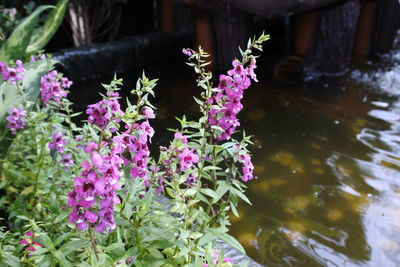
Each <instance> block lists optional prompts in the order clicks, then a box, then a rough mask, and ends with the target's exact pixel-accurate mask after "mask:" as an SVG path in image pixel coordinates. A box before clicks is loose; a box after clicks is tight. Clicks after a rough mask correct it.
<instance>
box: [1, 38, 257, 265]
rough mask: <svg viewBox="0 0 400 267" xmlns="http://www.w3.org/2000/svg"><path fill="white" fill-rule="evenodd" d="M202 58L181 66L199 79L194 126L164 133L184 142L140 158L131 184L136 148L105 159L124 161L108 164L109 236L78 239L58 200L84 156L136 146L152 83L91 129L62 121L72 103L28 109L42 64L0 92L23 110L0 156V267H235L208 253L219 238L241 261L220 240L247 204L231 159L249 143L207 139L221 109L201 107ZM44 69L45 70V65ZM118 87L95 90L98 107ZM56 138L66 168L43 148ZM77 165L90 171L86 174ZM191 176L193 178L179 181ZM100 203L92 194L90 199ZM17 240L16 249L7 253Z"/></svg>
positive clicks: (81, 234)
mask: <svg viewBox="0 0 400 267" xmlns="http://www.w3.org/2000/svg"><path fill="white" fill-rule="evenodd" d="M264 39H265V36H264V35H263V36H262V37H261V38H260V39H257V40H256V39H254V40H253V41H252V42H250V44H249V47H248V49H247V50H246V51H245V52H243V53H244V56H243V59H242V62H241V64H247V61H249V60H252V57H253V56H252V54H251V50H252V48H258V47H259V45H260V44H261V43H262V42H263V40H264ZM249 51H250V52H249ZM207 56H208V54H206V53H205V52H204V51H202V50H201V49H200V50H199V52H194V51H193V54H192V56H191V57H192V60H193V61H191V62H190V63H189V65H191V66H193V67H194V68H195V72H196V73H198V75H199V76H198V79H197V82H198V85H199V86H200V87H201V88H203V92H202V93H201V95H200V97H199V98H195V101H196V102H197V103H198V104H199V109H200V111H201V116H200V118H199V119H198V120H197V121H190V120H187V119H186V117H183V118H182V119H178V121H179V123H180V128H179V129H177V130H174V131H175V132H177V133H180V134H184V135H185V137H186V138H187V142H186V140H185V141H183V139H180V138H174V139H173V140H172V141H171V143H170V145H169V147H162V148H161V149H160V154H159V156H158V157H157V158H153V157H149V158H146V160H147V161H146V162H145V163H146V166H148V169H147V171H146V174H147V175H148V180H146V179H144V178H143V179H142V178H141V177H139V176H138V177H136V178H134V179H132V175H131V173H130V171H131V169H132V168H134V167H135V166H134V165H133V164H132V162H129V159H132V158H134V157H135V156H136V155H137V153H138V152H137V150H136V149H137V147H136V148H134V147H129V148H128V147H125V148H124V150H122V152H115V151H114V152H115V154H118V153H121V155H123V157H124V159H126V160H127V161H128V163H127V164H126V165H122V164H119V165H118V164H117V165H116V166H117V167H118V168H119V169H118V171H119V172H120V173H121V176H122V177H120V178H119V180H118V181H117V183H119V185H120V190H118V191H116V198H115V199H114V201H115V203H114V205H113V212H114V220H115V224H116V228H115V229H114V230H113V231H112V232H109V233H98V232H94V231H93V229H94V226H95V225H94V223H89V225H88V229H87V230H84V231H81V230H79V229H78V228H77V226H76V225H75V221H76V220H74V219H73V220H68V216H69V214H70V213H71V210H70V207H67V206H66V205H67V204H66V203H67V202H68V201H69V200H70V201H75V200H76V199H73V198H72V200H71V199H69V200H68V194H69V192H71V190H72V189H73V188H74V179H75V186H76V183H78V182H79V181H78V180H77V179H76V178H77V177H80V178H82V179H86V178H85V177H86V176H88V175H89V174H87V173H86V174H82V170H85V171H88V170H89V171H90V172H91V171H93V172H96V168H99V167H97V165H96V164H94V159H93V157H94V156H96V155H99V156H100V155H102V156H106V155H107V156H108V155H109V154H110V153H114V152H113V149H114V148H116V147H117V146H118V145H120V143H118V142H117V141H118V140H122V138H124V137H126V136H127V135H129V136H130V138H132V139H135V138H136V140H138V139H139V138H140V136H141V135H142V134H143V131H144V130H143V129H141V128H138V127H137V125H139V124H140V123H143V122H144V121H145V120H148V119H149V117H148V116H147V115H145V113H144V110H145V109H146V108H147V109H149V108H154V107H153V105H152V104H151V102H150V100H149V99H150V98H151V97H154V95H155V94H154V88H155V86H156V84H157V80H150V79H148V78H147V77H146V76H145V74H144V73H143V75H142V77H140V78H139V79H138V81H137V84H136V87H135V88H134V89H133V90H132V91H131V93H132V96H131V97H129V98H128V99H127V100H126V101H127V104H126V109H125V110H123V111H121V112H115V113H114V111H113V110H112V108H110V107H109V106H107V107H106V111H105V112H106V114H107V116H108V118H115V120H111V119H109V120H108V121H107V122H106V124H105V125H103V126H101V127H100V126H97V125H96V124H95V123H89V122H87V121H84V122H83V123H82V126H78V125H76V124H75V123H74V122H73V121H72V118H73V117H74V116H77V115H79V114H73V112H72V109H71V106H72V103H71V102H70V101H68V100H67V99H66V98H62V99H61V101H60V102H56V101H54V100H51V101H50V102H48V103H47V104H43V103H41V102H40V101H36V98H37V95H38V88H39V82H38V81H39V80H38V79H39V78H40V76H41V73H43V72H44V71H46V70H48V69H46V68H45V66H44V65H43V64H44V62H36V63H31V64H32V66H31V69H30V70H28V71H27V73H26V75H25V77H24V80H23V81H22V83H19V84H18V86H14V87H13V86H11V85H8V84H7V85H4V84H3V85H2V87H0V89H1V90H2V91H0V92H6V91H7V97H6V98H5V99H7V101H5V102H4V103H3V105H7V106H10V105H11V103H14V104H15V103H19V104H20V105H22V106H23V107H24V108H25V109H26V110H27V117H26V124H25V126H24V129H19V130H18V133H17V135H16V136H15V138H14V139H13V142H12V144H11V146H10V147H9V149H8V150H7V154H6V157H5V158H4V159H2V160H1V161H0V174H1V175H0V190H2V191H4V192H5V193H4V194H3V195H2V196H1V197H0V206H1V207H3V209H5V211H6V213H7V214H8V215H9V216H8V218H7V223H8V226H9V227H8V229H7V231H5V229H1V231H0V265H5V266H21V265H27V266H202V264H204V263H206V264H208V266H221V267H229V266H237V265H233V264H231V263H230V262H229V261H225V260H224V253H223V251H219V255H217V256H215V255H214V253H215V252H216V249H215V243H216V240H223V241H225V242H226V243H228V244H230V245H231V246H232V247H233V248H235V249H237V250H238V251H240V252H242V253H245V250H244V248H243V247H242V246H241V244H240V243H239V242H238V241H237V240H236V239H235V238H234V237H232V236H230V235H229V234H228V226H229V225H230V222H229V216H230V213H233V214H235V215H236V216H238V213H237V206H238V202H239V200H243V201H245V202H248V203H250V202H249V200H248V199H247V197H246V196H245V194H244V192H245V188H246V186H245V185H244V184H243V182H242V181H241V175H242V173H241V172H242V171H241V170H240V167H241V164H242V163H241V162H240V156H241V155H247V154H248V153H249V152H248V150H247V148H246V147H247V145H248V144H250V143H251V141H250V137H249V136H246V135H245V134H243V135H242V136H239V137H240V139H239V140H236V139H234V138H231V139H230V140H229V141H221V142H220V141H217V137H218V136H219V135H220V134H221V132H222V129H221V128H220V127H212V126H211V125H210V123H209V122H208V118H209V116H210V110H211V109H212V108H221V107H220V106H218V105H217V104H210V101H208V100H209V99H210V97H211V96H212V94H213V91H214V90H215V89H213V85H212V82H211V80H212V76H211V73H209V72H207V71H206V70H205V68H204V67H205V66H206V65H207V64H208V62H207V61H206V60H205V58H206V57H207ZM46 64H47V65H46V67H47V68H49V67H51V65H52V62H51V61H50V62H48V63H46ZM26 68H27V69H28V65H26ZM59 78H61V77H59ZM121 85H122V80H121V79H117V78H114V79H113V80H112V81H111V83H110V84H109V85H102V86H103V88H104V89H105V90H106V93H104V94H101V95H102V97H103V101H110V100H112V101H114V100H118V99H119V97H118V96H117V95H116V94H115V93H116V92H117V91H118V90H120V87H121ZM21 99H22V100H23V101H21ZM3 105H2V106H3ZM3 109H4V110H7V109H6V108H3ZM154 109H155V108H154ZM4 110H3V111H2V112H3V115H2V116H3V117H4V112H5V111H4ZM0 114H1V113H0ZM146 116H147V117H146ZM124 126H125V127H124ZM59 132H60V133H62V136H63V138H65V141H66V142H65V145H64V151H65V153H68V154H70V155H72V157H73V161H74V162H75V164H74V165H73V166H71V167H70V168H66V167H65V165H63V162H62V155H61V152H57V151H56V150H51V149H50V147H49V143H51V142H53V134H54V133H59ZM0 138H1V137H0ZM118 138H119V139H118ZM116 140H117V141H116ZM146 140H147V137H146ZM89 142H93V143H95V144H97V148H96V149H95V151H89V152H85V150H84V149H83V147H85V146H86V145H87V144H88V143H89ZM142 145H143V143H140V146H142ZM184 149H186V150H190V151H194V152H193V153H195V154H196V156H198V161H196V162H194V163H193V164H192V165H191V166H190V167H188V168H182V162H181V161H180V158H179V156H180V154H181V153H182V151H183V150H184ZM96 153H97V154H96ZM114 156H115V155H114ZM118 157H119V156H118ZM104 159H105V158H103V160H104ZM107 160H108V159H107ZM110 161H111V160H110ZM90 162H92V163H90ZM82 163H86V164H92V165H90V166H91V167H90V168H89V169H87V168H86V167H84V166H83V165H85V164H82ZM95 165H96V166H95ZM193 177H195V178H196V179H195V180H193V181H192V182H188V179H189V178H193ZM99 179H102V178H100V177H96V181H97V180H99ZM77 181H78V182H77ZM85 181H87V180H85ZM160 181H162V182H161V183H160ZM149 183H150V184H149ZM160 184H162V186H163V187H162V188H161V190H160ZM82 190H83V189H82ZM85 190H88V189H85ZM157 191H158V192H162V193H163V194H164V195H163V196H162V195H160V194H158V193H157ZM101 197H102V196H94V200H95V201H98V200H99V199H102V198H101ZM97 198H98V199H97ZM81 200H82V199H80V200H79V201H81ZM117 200H118V201H117ZM85 201H86V199H85ZM70 206H73V205H70ZM90 209H91V210H90V211H91V212H96V211H99V210H101V204H99V203H97V202H95V204H94V206H91V207H90ZM87 211H88V209H86V210H85V209H84V208H83V207H82V206H80V207H79V208H77V210H74V212H76V213H78V212H79V214H80V215H81V214H85V213H86V212H87ZM69 221H71V222H73V223H69ZM96 222H97V221H96ZM28 233H30V235H28ZM21 240H24V243H23V244H20V245H17V244H19V243H20V242H21ZM26 243H28V245H27V244H26ZM38 244H40V245H38ZM30 250H31V251H30ZM214 261H217V264H215V263H214Z"/></svg>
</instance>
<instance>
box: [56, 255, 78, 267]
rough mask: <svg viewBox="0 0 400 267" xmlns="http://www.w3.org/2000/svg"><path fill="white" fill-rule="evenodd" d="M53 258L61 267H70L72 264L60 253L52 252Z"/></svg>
mask: <svg viewBox="0 0 400 267" xmlns="http://www.w3.org/2000/svg"><path fill="white" fill-rule="evenodd" d="M52 253H53V255H54V257H55V258H56V259H57V261H58V263H59V264H60V266H61V267H70V266H71V267H72V266H73V265H72V263H71V262H70V261H68V260H67V259H66V258H65V256H64V254H62V253H61V252H60V251H54V252H52Z"/></svg>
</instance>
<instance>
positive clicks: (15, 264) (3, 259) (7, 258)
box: [0, 251, 22, 267]
mask: <svg viewBox="0 0 400 267" xmlns="http://www.w3.org/2000/svg"><path fill="white" fill-rule="evenodd" d="M0 263H4V264H5V266H10V267H20V266H22V265H21V263H20V260H19V259H18V258H17V257H15V256H13V255H11V254H10V253H7V252H5V251H0Z"/></svg>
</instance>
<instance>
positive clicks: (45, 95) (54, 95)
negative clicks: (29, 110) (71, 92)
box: [40, 70, 72, 104]
mask: <svg viewBox="0 0 400 267" xmlns="http://www.w3.org/2000/svg"><path fill="white" fill-rule="evenodd" d="M71 85H72V82H71V81H70V80H68V79H67V78H64V77H61V75H59V73H58V72H57V71H55V70H52V71H50V72H49V73H48V74H45V75H43V76H42V77H41V79H40V96H41V98H42V102H43V103H44V104H47V103H48V102H49V101H50V100H54V101H55V102H56V103H60V101H61V99H62V98H63V97H66V96H67V91H65V90H64V89H67V88H69V87H70V86H71Z"/></svg>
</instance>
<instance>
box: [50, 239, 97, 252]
mask: <svg viewBox="0 0 400 267" xmlns="http://www.w3.org/2000/svg"><path fill="white" fill-rule="evenodd" d="M57 240H58V239H57ZM89 242H90V241H89V240H85V239H79V240H72V241H69V242H68V243H65V244H64V245H62V246H61V247H60V249H59V251H60V252H61V253H63V254H65V255H68V253H69V252H72V251H77V250H80V249H82V248H83V247H86V246H88V245H89Z"/></svg>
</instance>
